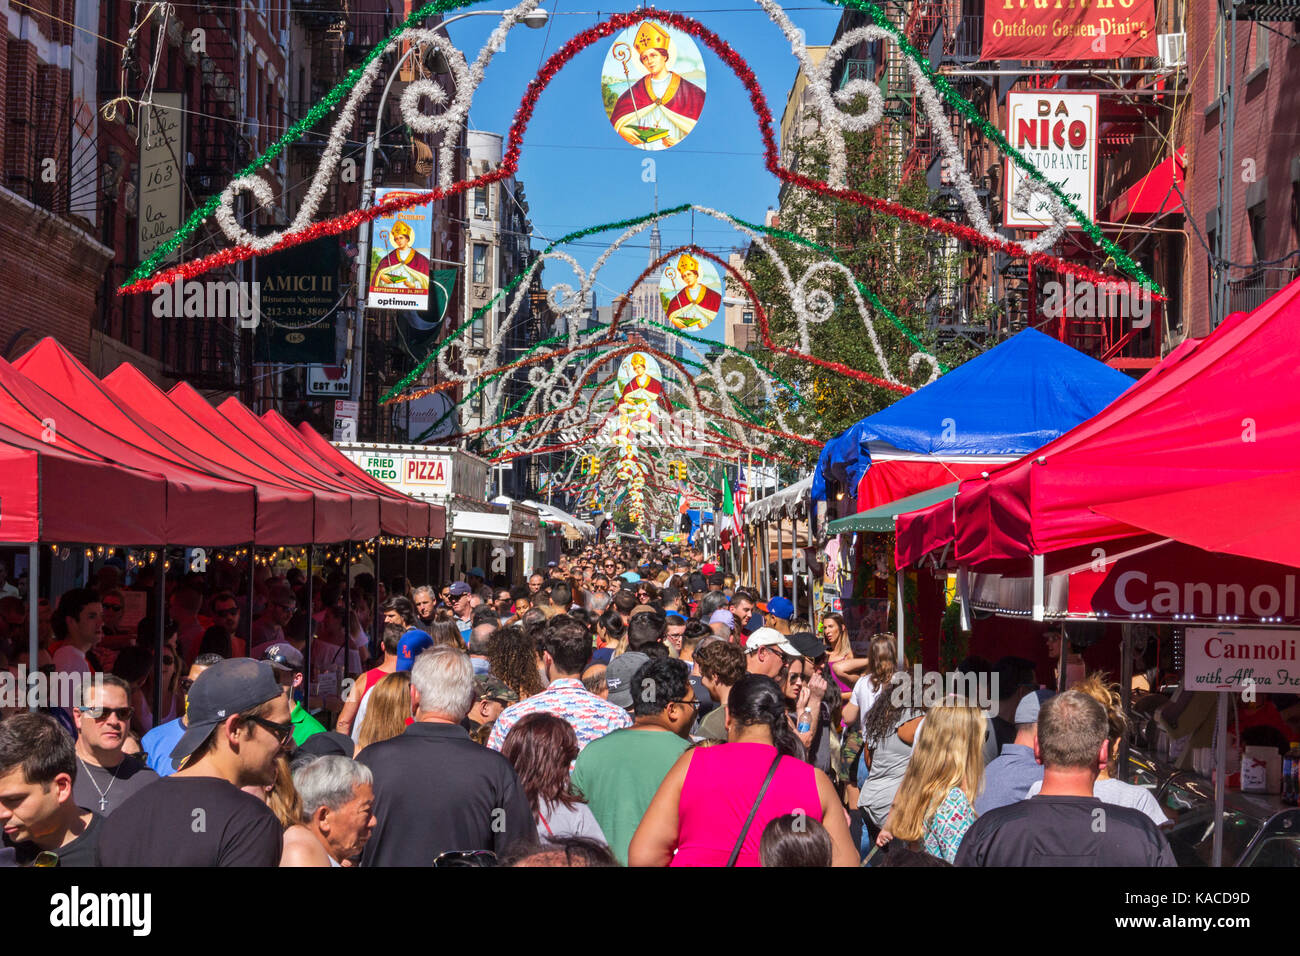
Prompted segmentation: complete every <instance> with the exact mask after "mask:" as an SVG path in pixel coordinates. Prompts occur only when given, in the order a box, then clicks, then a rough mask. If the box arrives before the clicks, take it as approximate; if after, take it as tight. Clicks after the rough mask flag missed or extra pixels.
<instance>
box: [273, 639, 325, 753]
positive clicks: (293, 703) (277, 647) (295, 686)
mask: <svg viewBox="0 0 1300 956" xmlns="http://www.w3.org/2000/svg"><path fill="white" fill-rule="evenodd" d="M262 660H264V661H266V662H267V663H268V664H270V665H271V666H272V667H273V668H275V679H276V680H277V681H279V683H280V689H281V691H282V692H283V693H284V699H285V700H287V701H288V702H289V704H290V707H291V710H290V714H289V720H290V721H292V723H293V743H294V746H297V747H301V746H302V744H303V741H305V740H306V739H307V738H308V737H310V736H312V735H313V734H321V733H324V732H325V727H324V726H323V725H322V724H321V722H320V721H319V720H317V719H316V718H315V717H313V716H312V715H311V714H309V713H307V709H306V708H305V707H303V706H302V704H300V703H298V701H297V699H296V696H297V691H298V690H299V689H300V688H301V687H302V685H303V670H304V669H305V668H306V666H307V665H306V662H305V661H304V660H303V656H302V651H300V650H298V648H296V647H294V646H293V645H292V644H288V643H285V644H272V645H271V646H270V647H268V648H267V649H266V650H265V651H264V652H263V653H262Z"/></svg>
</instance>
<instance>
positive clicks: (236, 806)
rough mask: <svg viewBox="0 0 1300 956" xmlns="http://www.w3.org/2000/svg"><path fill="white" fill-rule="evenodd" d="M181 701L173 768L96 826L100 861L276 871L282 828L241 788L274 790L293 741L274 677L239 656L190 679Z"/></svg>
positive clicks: (266, 665)
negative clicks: (182, 723)
mask: <svg viewBox="0 0 1300 956" xmlns="http://www.w3.org/2000/svg"><path fill="white" fill-rule="evenodd" d="M188 701H189V703H188V709H187V712H186V718H185V719H186V729H185V733H184V734H183V735H182V736H181V738H180V740H179V741H178V742H177V743H176V746H175V747H174V748H173V749H172V754H171V757H172V764H173V766H175V767H178V768H179V769H178V770H177V772H176V773H174V774H172V775H171V776H170V777H164V778H163V779H161V780H157V781H155V782H154V783H151V784H149V785H148V786H147V787H144V788H143V789H141V790H140V791H139V792H137V793H136V794H135V796H133V797H132V798H131V799H130V800H127V801H126V802H125V803H123V804H122V806H120V807H119V808H118V809H117V810H115V811H114V812H113V815H112V816H111V817H109V818H107V819H106V820H105V828H104V831H103V833H102V835H101V838H100V844H99V849H100V863H101V865H103V866H278V865H279V862H280V850H281V843H282V837H281V834H282V832H283V828H282V827H281V826H280V822H279V821H278V820H277V819H276V817H275V814H274V813H272V812H271V811H270V809H269V808H268V807H267V806H266V804H265V802H264V801H263V800H262V799H261V798H260V797H257V796H253V795H252V794H250V793H248V792H246V791H245V790H244V789H241V788H249V789H255V790H257V791H264V790H265V788H268V787H270V786H271V785H272V784H274V783H275V775H276V758H277V757H279V755H280V754H281V753H283V752H284V750H285V748H286V747H287V746H289V745H290V741H291V740H292V734H293V729H294V728H293V723H292V722H291V721H290V720H289V701H288V699H287V698H286V697H285V695H284V694H283V693H282V692H281V689H280V683H279V682H278V681H277V680H276V678H275V671H274V670H273V668H272V666H271V664H270V663H269V662H267V661H254V660H250V659H248V658H246V657H241V658H235V659H232V660H224V661H220V662H219V663H216V664H213V665H212V666H211V667H209V668H208V669H207V670H205V671H204V672H203V673H202V674H200V675H199V677H198V679H197V680H196V681H195V682H194V686H193V687H191V688H190V693H189V698H188ZM110 823H111V824H112V825H111V826H108V825H107V824H110Z"/></svg>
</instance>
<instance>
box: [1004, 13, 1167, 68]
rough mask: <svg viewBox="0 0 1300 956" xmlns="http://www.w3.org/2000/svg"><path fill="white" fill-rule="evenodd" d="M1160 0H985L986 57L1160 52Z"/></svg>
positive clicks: (1084, 57)
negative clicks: (1158, 1)
mask: <svg viewBox="0 0 1300 956" xmlns="http://www.w3.org/2000/svg"><path fill="white" fill-rule="evenodd" d="M1157 52H1158V51H1157V49H1156V4H1155V0H1092V2H1089V0H985V2H984V43H983V47H982V49H981V51H980V59H982V60H1054V61H1062V60H1117V59H1119V58H1121V57H1137V56H1156V55H1157Z"/></svg>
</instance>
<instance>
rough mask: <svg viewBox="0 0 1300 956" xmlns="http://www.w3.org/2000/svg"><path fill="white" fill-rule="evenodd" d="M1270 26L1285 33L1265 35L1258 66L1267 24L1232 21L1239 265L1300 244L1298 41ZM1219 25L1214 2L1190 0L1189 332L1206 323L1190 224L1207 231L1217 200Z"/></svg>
mask: <svg viewBox="0 0 1300 956" xmlns="http://www.w3.org/2000/svg"><path fill="white" fill-rule="evenodd" d="M1269 26H1270V27H1272V28H1274V29H1275V30H1280V31H1281V34H1282V35H1278V33H1269V34H1268V40H1267V47H1268V66H1267V68H1266V69H1258V70H1257V69H1256V45H1257V44H1258V42H1259V37H1260V36H1261V34H1262V33H1263V32H1265V31H1263V28H1262V27H1260V26H1258V25H1252V24H1248V23H1240V24H1238V27H1237V31H1238V32H1237V70H1236V77H1237V97H1236V113H1237V115H1236V122H1235V124H1234V133H1235V140H1234V142H1235V147H1234V154H1235V155H1234V167H1235V169H1234V177H1235V178H1234V180H1233V187H1232V215H1231V219H1232V227H1231V228H1232V250H1231V259H1232V261H1234V262H1238V263H1243V264H1250V263H1253V262H1255V261H1257V259H1264V260H1267V259H1274V258H1278V257H1280V256H1283V255H1285V254H1286V253H1288V252H1290V251H1292V250H1295V249H1296V248H1297V247H1300V235H1297V229H1296V215H1297V214H1296V211H1295V208H1294V207H1293V201H1294V199H1293V197H1294V196H1295V189H1296V186H1295V184H1294V183H1293V181H1292V176H1293V175H1294V173H1293V164H1294V163H1296V162H1298V161H1300V139H1298V138H1297V137H1296V135H1295V132H1294V131H1295V128H1296V127H1295V123H1296V119H1295V117H1296V116H1297V115H1298V114H1300V44H1297V42H1296V40H1297V33H1296V27H1295V25H1294V24H1290V23H1273V24H1269ZM1216 27H1217V21H1216V14H1215V5H1214V4H1208V3H1207V4H1200V3H1189V4H1188V23H1187V49H1188V66H1189V69H1190V70H1191V71H1192V74H1193V75H1192V80H1191V83H1192V91H1191V97H1190V100H1191V102H1190V103H1189V109H1188V119H1189V123H1190V129H1189V142H1188V155H1187V181H1188V187H1189V195H1188V198H1189V199H1190V200H1191V205H1192V208H1191V209H1190V210H1189V211H1188V219H1189V237H1188V252H1189V255H1188V274H1187V290H1188V301H1189V307H1188V309H1187V315H1188V327H1187V333H1188V334H1189V335H1193V336H1202V335H1205V334H1207V333H1208V332H1209V331H1210V327H1211V316H1210V299H1209V287H1210V284H1209V263H1208V257H1207V255H1206V252H1205V250H1204V249H1203V248H1202V246H1201V243H1200V242H1198V241H1197V240H1196V238H1195V237H1194V236H1192V235H1190V226H1191V223H1194V224H1195V226H1196V228H1197V229H1199V230H1200V233H1201V236H1202V237H1206V238H1208V232H1209V227H1210V226H1211V225H1213V223H1214V212H1215V207H1216V204H1217V202H1218V173H1219V160H1218V150H1219V123H1220V121H1221V118H1222V112H1223V111H1222V109H1216V108H1214V106H1213V104H1214V103H1215V100H1216V81H1215V75H1214V66H1215V62H1214V60H1215V57H1214V49H1215V31H1216ZM1202 56H1204V63H1205V65H1204V67H1202V68H1200V69H1199V70H1198V69H1197V68H1196V66H1197V62H1196V61H1197V60H1200V59H1201V57H1202ZM1248 78H1249V80H1248ZM1245 160H1253V165H1254V169H1253V174H1254V180H1255V181H1254V182H1253V183H1251V182H1246V181H1244V180H1243V174H1248V173H1249V172H1250V171H1251V170H1249V168H1245V167H1243V165H1242V164H1243V161H1245ZM1255 200H1260V202H1259V203H1258V204H1256V205H1255V209H1256V210H1259V209H1261V208H1262V210H1263V213H1264V219H1263V231H1262V237H1263V241H1262V243H1261V245H1262V249H1261V250H1260V252H1261V254H1260V255H1259V256H1258V257H1257V256H1256V252H1255V250H1254V248H1253V244H1252V241H1251V229H1250V219H1249V216H1248V211H1249V210H1248V204H1250V203H1252V202H1253V201H1255ZM1289 262H1290V264H1291V265H1293V266H1294V265H1295V264H1297V263H1298V262H1300V260H1298V259H1297V258H1295V257H1293V258H1292V259H1290V260H1289ZM1250 271H1251V270H1250V269H1234V270H1232V273H1231V274H1232V277H1233V278H1234V279H1237V278H1241V277H1243V276H1245V275H1247V274H1248V273H1249V272H1250ZM1283 278H1284V276H1283V274H1282V273H1281V272H1280V271H1277V270H1274V271H1272V272H1270V273H1269V275H1268V279H1269V282H1270V285H1273V286H1276V284H1278V283H1279V282H1280V281H1282V280H1283Z"/></svg>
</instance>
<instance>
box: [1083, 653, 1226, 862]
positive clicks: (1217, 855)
mask: <svg viewBox="0 0 1300 956" xmlns="http://www.w3.org/2000/svg"><path fill="white" fill-rule="evenodd" d="M1062 656H1064V655H1062ZM1218 698H1219V703H1218V712H1217V713H1216V714H1215V717H1214V849H1213V855H1212V857H1211V865H1212V866H1215V867H1221V866H1223V791H1224V787H1225V786H1226V785H1227V778H1228V695H1227V694H1225V693H1220V694H1219V695H1218Z"/></svg>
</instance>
